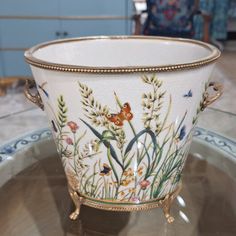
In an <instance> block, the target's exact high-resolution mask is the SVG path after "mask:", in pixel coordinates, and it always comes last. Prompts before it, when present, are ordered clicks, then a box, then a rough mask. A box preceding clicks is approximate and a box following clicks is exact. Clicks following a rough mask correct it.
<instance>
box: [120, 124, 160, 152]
mask: <svg viewBox="0 0 236 236" xmlns="http://www.w3.org/2000/svg"><path fill="white" fill-rule="evenodd" d="M145 133H147V134H149V135H150V137H151V139H152V144H153V151H154V152H155V151H156V149H157V141H156V136H155V134H154V133H153V132H152V131H151V130H150V129H144V130H142V131H140V132H139V133H138V134H137V135H136V136H135V137H134V138H133V139H132V140H131V141H130V142H129V144H128V145H127V147H126V150H125V155H127V154H128V153H129V152H130V151H131V149H132V148H133V145H134V143H136V142H137V141H138V139H139V138H140V137H141V136H142V135H143V134H145Z"/></svg>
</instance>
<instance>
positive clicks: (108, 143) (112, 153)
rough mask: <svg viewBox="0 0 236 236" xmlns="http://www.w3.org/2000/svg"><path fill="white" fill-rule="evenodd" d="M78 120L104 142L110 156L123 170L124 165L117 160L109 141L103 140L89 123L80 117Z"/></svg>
mask: <svg viewBox="0 0 236 236" xmlns="http://www.w3.org/2000/svg"><path fill="white" fill-rule="evenodd" d="M80 120H81V121H82V122H83V123H84V124H85V125H86V126H87V127H88V128H89V129H90V130H91V131H92V132H93V133H94V135H95V136H96V137H97V138H98V139H99V140H100V141H101V142H102V143H103V144H104V146H105V147H106V148H109V149H110V153H111V156H112V157H113V159H114V160H115V161H116V163H117V164H118V165H119V166H120V167H121V168H122V170H124V167H123V165H122V164H121V162H120V161H119V159H118V157H117V155H116V152H115V149H114V148H113V146H112V145H111V144H110V142H108V141H107V140H104V139H103V136H102V135H101V134H100V133H99V132H98V131H97V130H96V129H94V128H93V127H92V126H91V125H89V124H88V123H87V122H86V121H84V120H82V119H80Z"/></svg>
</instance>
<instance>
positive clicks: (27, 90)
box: [24, 79, 44, 110]
mask: <svg viewBox="0 0 236 236" xmlns="http://www.w3.org/2000/svg"><path fill="white" fill-rule="evenodd" d="M33 87H36V83H35V81H34V80H31V79H26V80H25V89H24V94H25V96H26V98H28V99H29V100H30V101H31V102H32V103H34V104H36V105H37V106H38V107H39V108H41V109H42V110H44V105H43V101H42V99H41V97H40V94H39V92H38V91H37V92H36V93H35V94H32V93H31V92H30V89H31V88H33Z"/></svg>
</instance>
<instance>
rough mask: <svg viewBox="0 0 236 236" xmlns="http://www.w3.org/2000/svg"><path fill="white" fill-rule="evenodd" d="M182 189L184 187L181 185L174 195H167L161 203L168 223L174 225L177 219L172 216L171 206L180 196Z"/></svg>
mask: <svg viewBox="0 0 236 236" xmlns="http://www.w3.org/2000/svg"><path fill="white" fill-rule="evenodd" d="M181 188H182V186H181V185H180V186H179V187H178V188H177V189H176V190H175V192H174V193H172V194H171V195H169V194H168V195H166V197H165V198H164V200H162V201H161V205H160V206H161V208H162V210H163V213H164V215H165V218H166V220H167V222H168V223H170V224H171V223H173V222H174V220H175V218H174V217H173V216H171V214H170V208H171V205H172V203H173V201H174V199H175V198H176V197H177V196H178V194H179V193H180V191H181Z"/></svg>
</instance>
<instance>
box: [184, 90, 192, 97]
mask: <svg viewBox="0 0 236 236" xmlns="http://www.w3.org/2000/svg"><path fill="white" fill-rule="evenodd" d="M192 96H193V92H192V90H191V89H190V90H189V91H188V93H186V94H184V95H183V97H185V98H190V97H192Z"/></svg>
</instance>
